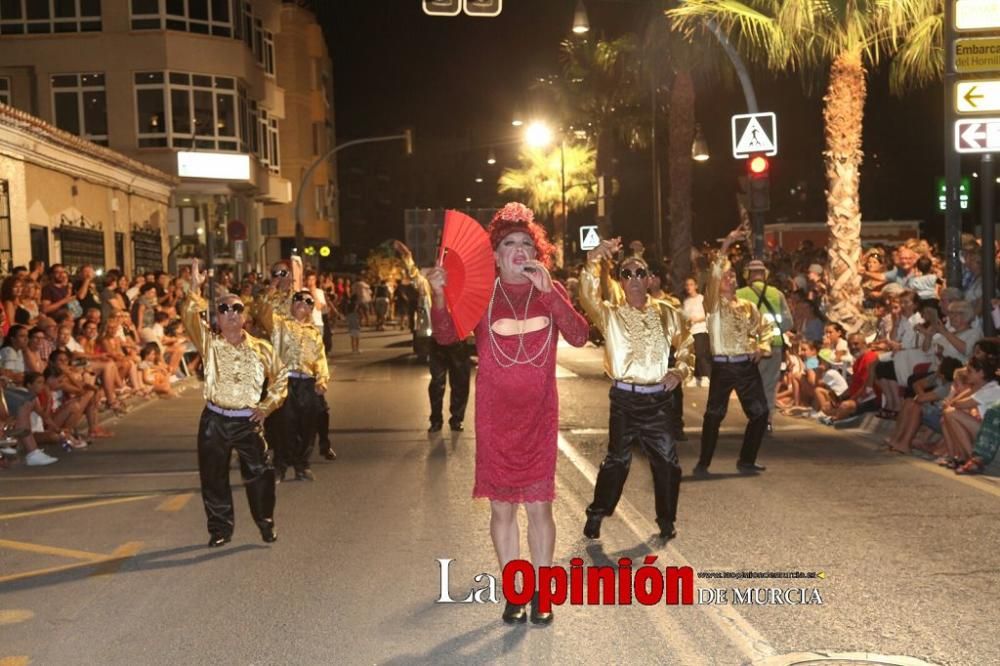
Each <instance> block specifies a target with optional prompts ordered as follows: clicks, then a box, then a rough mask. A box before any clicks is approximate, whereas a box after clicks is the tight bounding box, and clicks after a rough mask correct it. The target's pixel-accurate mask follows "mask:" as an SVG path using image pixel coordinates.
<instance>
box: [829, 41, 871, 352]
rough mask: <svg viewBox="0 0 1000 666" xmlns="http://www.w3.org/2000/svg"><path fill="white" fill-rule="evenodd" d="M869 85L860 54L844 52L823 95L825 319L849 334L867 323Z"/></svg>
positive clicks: (836, 62)
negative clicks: (864, 177)
mask: <svg viewBox="0 0 1000 666" xmlns="http://www.w3.org/2000/svg"><path fill="white" fill-rule="evenodd" d="M866 95H867V83H866V81H865V70H864V67H863V66H862V64H861V57H860V54H857V53H842V54H841V55H839V56H837V58H836V59H835V60H834V62H833V64H832V65H831V67H830V83H829V85H828V87H827V93H826V96H825V97H824V98H823V102H824V107H823V123H824V131H825V135H826V137H825V138H826V150H825V151H824V153H823V156H824V162H825V166H826V183H827V192H826V206H827V213H826V224H827V226H828V227H829V230H830V238H829V241H828V243H827V247H828V255H829V266H828V275H829V281H830V290H829V295H828V303H827V317H828V318H829V319H830V320H831V321H835V322H837V323H839V324H841V325H842V326H843V327H844V328H845V329H847V331H848V332H855V331H859V330H861V329H862V328H863V327H864V326H865V324H866V323H867V319H866V318H865V316H864V314H863V312H862V309H861V307H862V306H861V304H862V301H863V299H864V293H863V291H862V289H861V274H860V272H859V262H860V258H861V201H860V192H859V185H860V180H861V178H860V173H859V170H860V167H861V160H862V158H863V155H864V154H863V152H862V150H861V130H862V124H863V121H864V107H865V96H866Z"/></svg>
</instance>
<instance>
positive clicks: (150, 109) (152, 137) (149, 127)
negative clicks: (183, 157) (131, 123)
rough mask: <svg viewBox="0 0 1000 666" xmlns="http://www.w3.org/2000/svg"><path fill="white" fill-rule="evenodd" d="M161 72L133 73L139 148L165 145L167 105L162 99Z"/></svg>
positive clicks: (163, 90) (163, 91)
mask: <svg viewBox="0 0 1000 666" xmlns="http://www.w3.org/2000/svg"><path fill="white" fill-rule="evenodd" d="M164 94H165V89H164V86H163V72H143V73H140V74H136V75H135V106H136V119H137V121H138V123H139V127H138V130H139V132H138V138H139V147H140V148H155V147H165V146H166V145H167V105H166V102H165V99H164Z"/></svg>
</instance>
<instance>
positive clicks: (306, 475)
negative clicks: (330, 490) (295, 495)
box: [295, 469, 316, 481]
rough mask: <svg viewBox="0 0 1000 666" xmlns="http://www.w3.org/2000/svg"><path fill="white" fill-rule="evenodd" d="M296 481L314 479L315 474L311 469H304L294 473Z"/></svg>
mask: <svg viewBox="0 0 1000 666" xmlns="http://www.w3.org/2000/svg"><path fill="white" fill-rule="evenodd" d="M295 480H296V481H315V480H316V475H315V474H313V472H312V470H311V469H304V470H302V471H301V472H296V473H295Z"/></svg>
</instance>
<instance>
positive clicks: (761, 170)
mask: <svg viewBox="0 0 1000 666" xmlns="http://www.w3.org/2000/svg"><path fill="white" fill-rule="evenodd" d="M769 166H771V165H770V164H769V163H768V161H767V158H766V157H764V156H763V155H755V156H753V157H751V158H750V159H749V160H748V161H747V169H748V170H749V171H750V174H751V175H753V176H765V175H767V169H768V167H769Z"/></svg>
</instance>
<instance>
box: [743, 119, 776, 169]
mask: <svg viewBox="0 0 1000 666" xmlns="http://www.w3.org/2000/svg"><path fill="white" fill-rule="evenodd" d="M732 128H733V157H735V158H736V159H743V158H745V157H750V156H751V155H755V154H764V155H777V154H778V122H777V118H776V116H775V115H774V114H773V113H744V114H738V115H735V116H733V118H732Z"/></svg>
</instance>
